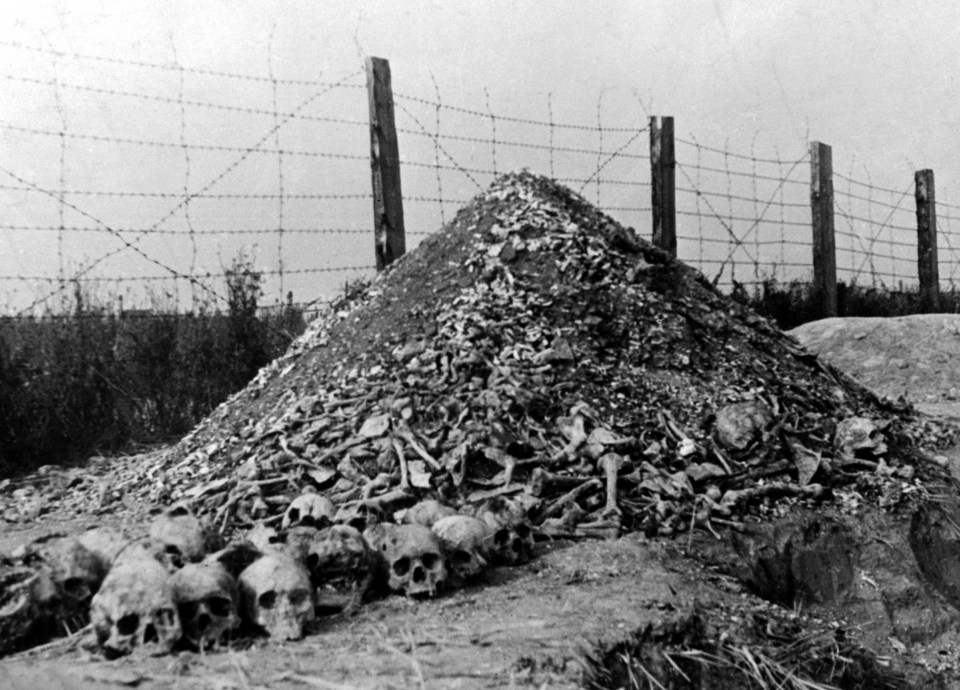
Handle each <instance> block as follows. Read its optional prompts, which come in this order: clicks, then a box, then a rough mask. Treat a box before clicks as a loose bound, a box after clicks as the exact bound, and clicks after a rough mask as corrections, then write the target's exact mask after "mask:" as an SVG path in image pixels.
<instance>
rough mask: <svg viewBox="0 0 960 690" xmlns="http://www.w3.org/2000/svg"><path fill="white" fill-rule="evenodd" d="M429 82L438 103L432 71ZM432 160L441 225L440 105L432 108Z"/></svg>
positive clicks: (442, 211) (436, 87)
mask: <svg viewBox="0 0 960 690" xmlns="http://www.w3.org/2000/svg"><path fill="white" fill-rule="evenodd" d="M430 82H431V83H432V84H433V92H434V93H435V94H436V96H437V103H438V104H439V103H440V85H439V84H437V79H436V77H435V76H433V72H431V73H430ZM433 131H434V135H435V136H434V139H433V162H434V166H435V167H434V171H435V172H436V176H437V198H438V199H439V200H440V201H439V203H440V225H441V227H442V226H444V225H446V224H447V220H446V216H445V215H444V208H443V181H442V179H441V178H442V176H441V174H440V145H439V142H440V106H439V105H437V107H436V108H435V109H434V119H433Z"/></svg>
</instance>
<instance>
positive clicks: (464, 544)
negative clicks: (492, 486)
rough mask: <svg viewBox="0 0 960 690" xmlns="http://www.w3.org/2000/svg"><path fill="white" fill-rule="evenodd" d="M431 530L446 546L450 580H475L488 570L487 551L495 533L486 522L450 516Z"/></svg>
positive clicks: (434, 525)
mask: <svg viewBox="0 0 960 690" xmlns="http://www.w3.org/2000/svg"><path fill="white" fill-rule="evenodd" d="M431 529H433V533H434V534H436V535H437V539H439V540H440V544H441V546H443V552H444V555H445V556H446V558H447V569H448V570H449V571H450V574H451V579H453V580H455V581H456V582H457V583H458V584H462V583H466V582H468V581H469V580H472V579H474V578H476V577H477V576H478V575H480V574H481V573H482V572H483V571H484V569H485V568H486V567H487V559H486V557H485V556H484V551H485V550H486V547H487V545H488V543H489V542H490V540H491V539H492V537H493V531H492V530H491V529H490V527H488V526H487V523H485V522H484V521H483V520H480V519H479V518H475V517H471V516H470V515H449V516H447V517H444V518H440V519H439V520H437V521H436V522H435V523H434V524H433V527H432V528H431Z"/></svg>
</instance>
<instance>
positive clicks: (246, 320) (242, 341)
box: [0, 261, 305, 477]
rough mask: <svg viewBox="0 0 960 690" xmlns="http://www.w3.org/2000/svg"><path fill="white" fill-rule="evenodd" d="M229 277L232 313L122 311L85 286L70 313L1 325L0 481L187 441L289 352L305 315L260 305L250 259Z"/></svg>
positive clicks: (158, 305) (154, 308)
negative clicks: (101, 455)
mask: <svg viewBox="0 0 960 690" xmlns="http://www.w3.org/2000/svg"><path fill="white" fill-rule="evenodd" d="M226 275H227V294H228V296H229V299H228V307H227V309H226V310H218V309H215V308H212V307H211V306H210V305H202V304H201V305H198V306H197V309H196V310H195V312H194V313H191V314H181V313H176V312H175V311H173V310H172V309H170V308H169V307H167V308H165V306H164V302H165V300H163V299H157V298H154V299H153V304H152V305H151V307H150V308H149V309H146V310H136V311H131V310H126V311H120V312H119V313H114V312H112V311H111V310H108V309H107V308H103V307H98V306H97V305H96V300H93V299H91V298H90V297H89V296H84V297H83V298H81V297H80V292H79V291H77V292H76V295H75V300H74V304H73V305H72V307H73V308H72V309H71V310H70V311H69V312H67V313H64V310H60V311H59V312H57V313H54V312H52V311H51V312H48V313H46V314H44V315H42V316H36V317H6V318H2V319H0V477H9V476H12V475H16V474H20V473H22V472H25V471H28V470H30V469H32V468H35V467H37V466H39V465H44V464H63V463H66V462H69V461H72V460H76V459H79V458H83V457H86V456H87V455H89V454H90V453H92V452H107V451H117V450H120V449H124V448H127V447H130V446H132V445H135V444H144V443H153V442H157V441H161V440H168V439H170V438H173V437H176V436H179V435H181V434H183V433H185V432H186V431H188V430H189V429H190V428H191V427H193V425H195V424H196V423H197V422H198V421H200V419H202V418H203V417H204V416H205V415H206V414H207V413H209V412H210V411H211V410H212V409H213V408H214V407H216V405H218V404H219V403H220V402H221V401H223V400H224V399H225V398H227V397H228V396H229V395H230V394H231V393H233V392H234V391H236V390H239V389H240V388H242V387H243V386H244V385H246V383H247V382H248V381H249V380H250V379H251V378H252V377H253V376H254V375H255V374H256V372H257V371H258V370H259V369H260V367H262V366H264V365H265V364H267V363H268V362H269V361H271V360H272V359H273V358H275V357H277V356H279V355H280V354H282V353H283V351H284V350H285V349H286V347H287V345H289V343H290V341H291V340H292V339H293V338H294V337H296V336H297V335H299V334H300V333H302V332H303V330H304V328H305V320H304V318H303V313H302V312H301V311H300V310H298V309H297V308H295V307H293V306H286V305H285V306H284V307H283V308H281V309H279V310H263V309H260V308H259V306H258V301H259V299H260V296H261V290H260V274H259V273H257V272H256V271H255V270H253V268H252V266H251V265H250V264H249V263H244V262H241V261H238V262H234V265H233V266H232V267H231V268H230V269H228V270H227V271H226ZM114 301H115V300H109V301H107V300H100V302H101V303H111V302H114ZM166 303H167V304H168V305H169V301H166Z"/></svg>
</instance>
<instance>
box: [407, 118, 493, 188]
mask: <svg viewBox="0 0 960 690" xmlns="http://www.w3.org/2000/svg"><path fill="white" fill-rule="evenodd" d="M394 105H396V106H397V108H398V109H400V110H401V111H403V112H404V113H405V114H406V115H407V117H409V118H410V119H411V120H413V121H414V123H416V125H417V126H418V127H419V128H420V130H421V131H422V132H423V133H424V134H426V135H427V136H428V137H431V138H432V139H433V140H434V142H435V143H436V146H437V148H438V149H439V150H440V152H441V153H443V155H444V156H446V157H447V160H449V161H450V162H451V163H452V167H451V168H450V169H452V170H457V171H459V172H461V173H463V175H464V176H465V177H466V178H467V179H468V180H470V181H471V182H472V183H473V184H474V185H475V186H476V188H477V189H478V190H480V191H481V192H482V191H483V186H482V185H481V184H480V183H479V182H477V180H476V178H474V177H473V175H471V174H470V170H469V169H467V168H464V167H463V166H462V165H460V163H459V162H457V160H456V159H455V158H454V157H453V156H452V155H450V152H449V151H447V149H446V148H445V147H444V146H443V145H442V144H441V143H440V138H439V137H436V136H433V135H432V134H431V133H430V132H429V131H428V130H427V128H426V127H424V126H423V124H422V123H421V122H420V120H419V119H417V117H416V116H415V115H414V114H413V113H411V112H410V111H409V110H408V109H407V108H406V107H404V105H403V104H402V103H398V102H397V101H396V99H394ZM404 164H405V165H413V166H416V165H420V164H418V163H416V162H413V161H407V162H405V163H404ZM437 167H441V168H442V167H447V166H442V165H439V164H437ZM473 172H487V171H484V170H474V171H473Z"/></svg>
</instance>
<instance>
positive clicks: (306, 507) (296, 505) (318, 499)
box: [280, 493, 337, 529]
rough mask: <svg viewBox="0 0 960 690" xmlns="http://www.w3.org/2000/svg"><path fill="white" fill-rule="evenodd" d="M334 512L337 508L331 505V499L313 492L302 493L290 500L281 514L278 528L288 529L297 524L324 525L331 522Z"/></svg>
mask: <svg viewBox="0 0 960 690" xmlns="http://www.w3.org/2000/svg"><path fill="white" fill-rule="evenodd" d="M336 512H337V508H336V506H334V505H333V501H331V500H330V499H329V498H327V497H326V496H321V495H320V494H315V493H306V494H302V495H300V496H297V497H296V498H295V499H293V501H291V503H290V506H289V507H288V508H287V511H286V512H285V513H284V514H283V521H282V522H281V523H280V528H281V529H289V528H291V527H296V526H297V525H305V526H307V527H317V528H322V527H326V526H327V525H329V524H330V523H332V522H333V515H334V513H336Z"/></svg>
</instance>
